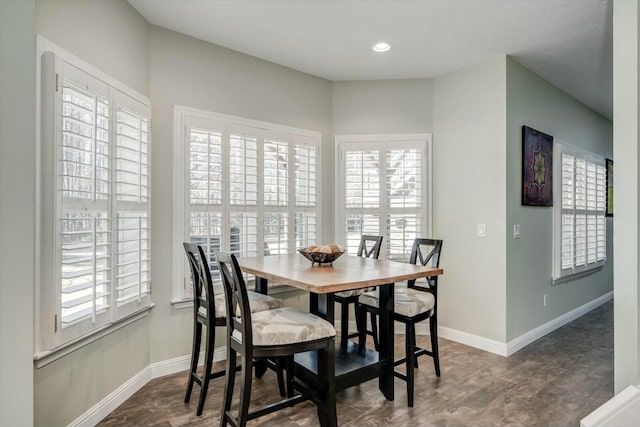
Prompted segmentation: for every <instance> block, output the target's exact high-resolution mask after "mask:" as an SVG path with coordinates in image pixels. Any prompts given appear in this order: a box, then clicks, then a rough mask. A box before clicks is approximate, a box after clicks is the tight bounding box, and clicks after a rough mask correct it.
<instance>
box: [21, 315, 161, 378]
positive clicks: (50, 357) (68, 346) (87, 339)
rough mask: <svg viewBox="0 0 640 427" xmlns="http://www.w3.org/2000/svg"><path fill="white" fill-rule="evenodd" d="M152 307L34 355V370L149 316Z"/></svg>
mask: <svg viewBox="0 0 640 427" xmlns="http://www.w3.org/2000/svg"><path fill="white" fill-rule="evenodd" d="M154 306H155V304H153V303H151V304H149V305H148V306H147V307H144V308H143V309H141V310H139V311H137V312H135V313H133V314H130V315H129V316H127V317H123V318H122V319H119V320H117V321H116V322H114V323H110V324H108V325H105V326H104V327H103V328H102V329H98V330H95V331H92V332H90V333H89V334H87V335H84V336H82V337H79V338H76V339H75V340H72V341H69V342H67V343H65V344H63V345H61V346H60V347H58V348H55V349H53V350H48V351H41V352H38V353H36V354H34V356H33V360H34V361H35V366H36V368H38V369H40V368H42V367H43V366H47V365H48V364H49V363H51V362H55V361H56V360H58V359H60V358H62V357H64V356H66V355H67V354H69V353H72V352H74V351H76V350H78V349H79V348H82V347H84V346H86V345H89V344H91V343H92V342H94V341H97V340H99V339H100V338H102V337H104V336H106V335H109V334H110V333H112V332H115V331H117V330H118V329H121V328H124V327H125V326H127V325H130V324H131V323H133V322H135V321H136V320H139V319H142V318H143V317H146V316H147V315H148V314H149V311H151V309H152V308H153V307H154Z"/></svg>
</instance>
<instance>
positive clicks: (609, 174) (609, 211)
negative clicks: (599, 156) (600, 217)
mask: <svg viewBox="0 0 640 427" xmlns="http://www.w3.org/2000/svg"><path fill="white" fill-rule="evenodd" d="M605 161H606V164H607V212H606V215H607V216H613V160H611V159H605Z"/></svg>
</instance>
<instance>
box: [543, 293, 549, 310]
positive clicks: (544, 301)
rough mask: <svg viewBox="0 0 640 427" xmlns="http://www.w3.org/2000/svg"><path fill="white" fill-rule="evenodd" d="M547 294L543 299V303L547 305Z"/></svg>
mask: <svg viewBox="0 0 640 427" xmlns="http://www.w3.org/2000/svg"><path fill="white" fill-rule="evenodd" d="M547 296H548V295H547V294H544V298H543V299H542V303H543V304H544V306H545V307H546V306H547Z"/></svg>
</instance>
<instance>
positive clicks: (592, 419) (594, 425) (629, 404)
mask: <svg viewBox="0 0 640 427" xmlns="http://www.w3.org/2000/svg"><path fill="white" fill-rule="evenodd" d="M639 419H640V386H639V387H636V386H633V385H630V386H628V387H627V388H625V389H624V390H622V391H621V392H620V393H618V394H616V395H615V396H613V397H612V398H611V399H610V400H608V401H607V402H605V403H604V404H603V405H602V406H600V407H599V408H598V409H596V410H595V411H593V412H592V413H590V414H589V415H587V416H586V417H584V418H583V419H582V420H581V421H580V427H605V426H633V425H637V424H638V420H639Z"/></svg>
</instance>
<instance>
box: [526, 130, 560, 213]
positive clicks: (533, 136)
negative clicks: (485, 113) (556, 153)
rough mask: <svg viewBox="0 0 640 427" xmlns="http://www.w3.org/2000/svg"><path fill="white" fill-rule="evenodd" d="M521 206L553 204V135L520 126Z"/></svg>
mask: <svg viewBox="0 0 640 427" xmlns="http://www.w3.org/2000/svg"><path fill="white" fill-rule="evenodd" d="M521 203H522V205H523V206H553V137H552V136H551V135H547V134H546V133H543V132H540V131H538V130H535V129H533V128H530V127H528V126H522V201H521Z"/></svg>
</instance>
